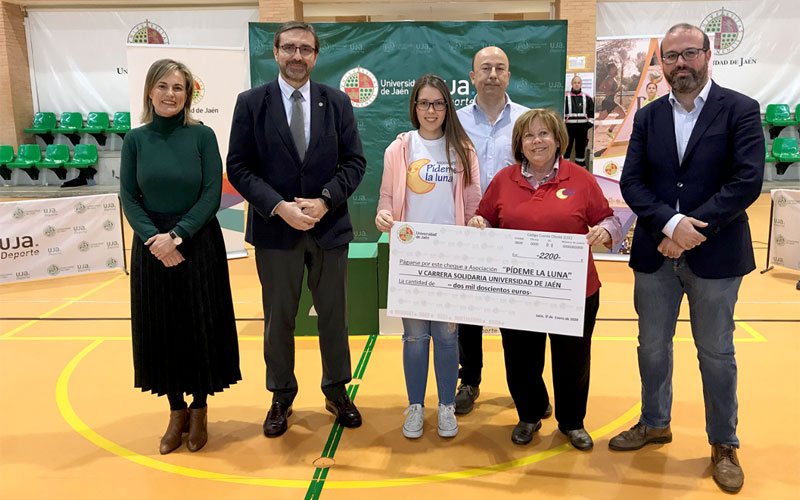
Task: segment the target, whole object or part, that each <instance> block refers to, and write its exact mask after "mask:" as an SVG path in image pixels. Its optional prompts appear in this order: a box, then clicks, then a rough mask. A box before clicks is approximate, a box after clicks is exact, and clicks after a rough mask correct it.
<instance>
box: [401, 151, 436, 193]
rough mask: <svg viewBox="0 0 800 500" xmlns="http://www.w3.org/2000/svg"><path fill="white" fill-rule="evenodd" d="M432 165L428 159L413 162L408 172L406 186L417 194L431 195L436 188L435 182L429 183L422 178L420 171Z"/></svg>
mask: <svg viewBox="0 0 800 500" xmlns="http://www.w3.org/2000/svg"><path fill="white" fill-rule="evenodd" d="M428 163H430V160H429V159H427V158H420V159H419V160H417V161H413V162H411V164H410V165H409V166H408V170H407V171H406V185H407V186H408V187H409V188H411V190H412V191H414V192H415V193H417V194H425V193H430V192H431V191H432V190H433V188H434V187H436V183H435V182H428V181H425V180H423V179H422V177H421V176H420V169H421V168H422V167H424V166H425V165H427V164H428Z"/></svg>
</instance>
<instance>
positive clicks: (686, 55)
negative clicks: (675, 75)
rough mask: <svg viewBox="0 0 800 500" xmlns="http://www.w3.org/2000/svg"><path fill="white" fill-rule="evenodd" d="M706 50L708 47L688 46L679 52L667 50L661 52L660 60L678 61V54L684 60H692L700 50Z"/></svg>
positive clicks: (668, 62)
mask: <svg viewBox="0 0 800 500" xmlns="http://www.w3.org/2000/svg"><path fill="white" fill-rule="evenodd" d="M707 50H708V49H700V48H697V47H689V48H688V49H684V50H682V51H680V52H667V53H666V54H661V60H662V61H664V62H665V63H667V64H675V63H676V62H678V56H681V57H683V60H684V61H694V60H695V59H697V56H699V55H700V53H701V52H705V51H707Z"/></svg>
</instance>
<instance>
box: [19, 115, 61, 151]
mask: <svg viewBox="0 0 800 500" xmlns="http://www.w3.org/2000/svg"><path fill="white" fill-rule="evenodd" d="M57 126H58V122H57V121H56V114H55V113H48V112H39V113H36V114H34V115H33V125H31V127H30V128H26V129H25V133H26V134H34V135H36V136H37V137H40V138H41V139H42V141H43V142H44V144H46V145H47V144H53V139H55V137H54V136H53V130H55V129H56V127H57Z"/></svg>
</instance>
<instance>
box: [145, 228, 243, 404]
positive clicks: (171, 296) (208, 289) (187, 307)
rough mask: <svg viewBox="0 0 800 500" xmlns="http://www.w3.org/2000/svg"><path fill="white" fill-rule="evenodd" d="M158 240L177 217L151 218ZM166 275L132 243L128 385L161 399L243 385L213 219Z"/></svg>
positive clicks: (223, 260)
mask: <svg viewBox="0 0 800 500" xmlns="http://www.w3.org/2000/svg"><path fill="white" fill-rule="evenodd" d="M149 215H150V218H151V220H152V221H153V222H154V223H155V225H156V227H158V229H159V231H160V232H166V231H168V230H170V229H172V228H173V227H174V226H175V223H177V222H178V221H179V220H180V218H181V216H182V214H163V213H150V214H149ZM178 251H180V252H181V254H182V255H183V257H184V259H185V260H184V262H182V263H180V264H178V265H177V266H175V267H169V268H168V267H165V266H164V264H162V263H161V261H159V260H158V259H156V258H155V257H154V256H153V255H152V254H151V253H150V249H149V248H148V247H146V246H144V242H143V241H142V240H141V238H139V237H138V236H136V235H134V237H133V247H132V249H131V328H132V338H133V367H134V385H135V387H139V388H141V389H142V391H151V392H153V393H155V394H158V395H163V394H178V393H186V394H209V395H210V394H214V393H216V392H220V391H222V390H223V389H226V388H228V387H230V386H231V385H232V384H235V383H236V382H238V381H239V380H241V379H242V375H241V372H240V371H239V344H238V338H237V335H236V323H235V321H234V314H233V300H232V298H231V286H230V279H229V276H228V261H227V258H226V254H225V243H224V241H223V239H222V230H221V229H220V226H219V222H218V221H217V218H216V217H214V218H212V219H211V220H210V221H209V222H208V223H207V224H206V225H205V226H204V227H203V228H202V229H201V230H200V231H198V232H197V234H195V235H194V236H193V237H192V238H186V239H185V240H184V241H183V243H182V244H181V245H180V246H179V247H178Z"/></svg>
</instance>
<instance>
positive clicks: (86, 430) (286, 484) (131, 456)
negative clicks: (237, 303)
mask: <svg viewBox="0 0 800 500" xmlns="http://www.w3.org/2000/svg"><path fill="white" fill-rule="evenodd" d="M102 343H103V341H102V340H95V341H94V342H92V343H91V344H90V345H88V346H87V347H85V348H84V349H83V350H82V351H81V352H79V353H78V354H77V355H75V357H74V358H72V359H71V360H70V362H69V363H67V366H66V367H64V370H63V371H62V372H61V374H60V375H59V377H58V382H57V383H56V403H57V405H58V409H59V411H60V412H61V415H62V416H63V417H64V420H66V421H67V423H68V424H69V425H70V427H72V428H73V429H74V430H75V431H76V432H77V433H78V434H80V435H81V436H83V437H85V438H86V439H88V440H89V441H90V442H91V443H93V444H94V445H96V446H98V447H100V448H102V449H104V450H106V451H108V452H110V453H112V454H114V455H117V456H119V457H122V458H124V459H126V460H130V461H131V462H133V463H136V464H139V465H143V466H145V467H150V468H152V469H156V470H160V471H162V472H168V473H172V474H179V475H182V476H187V477H193V478H197V479H211V480H214V481H223V482H229V483H237V484H249V485H257V486H273V487H283V488H302V489H307V488H308V484H309V482H308V480H307V479H303V480H300V479H272V478H261V477H253V476H242V475H232V474H225V473H220V472H213V471H206V470H201V469H193V468H191V467H184V466H182V465H176V464H170V463H167V462H162V461H160V460H156V459H154V458H151V457H148V456H145V455H141V454H139V453H136V452H135V451H132V450H129V449H127V448H125V447H123V446H120V445H118V444H117V443H114V442H113V441H111V440H109V439H107V438H104V437H103V436H101V435H100V434H98V433H97V432H95V431H94V430H93V429H92V428H90V427H89V426H88V425H86V424H85V423H84V422H83V420H81V419H80V417H79V416H78V415H77V414H76V413H75V410H74V409H73V408H72V405H71V404H70V401H69V380H70V377H71V376H72V373H73V372H74V371H75V368H76V367H77V366H78V364H79V363H80V362H81V361H82V360H83V359H84V358H85V357H86V356H87V355H88V354H89V353H90V352H92V351H93V350H94V349H95V348H97V347H98V346H99V345H100V344H102ZM640 408H641V404H640V403H636V404H635V405H634V406H633V407H632V408H631V409H629V410H628V411H626V412H625V413H623V414H622V415H620V416H619V417H617V418H616V419H614V420H613V421H611V422H609V423H608V424H606V425H604V426H603V427H600V428H599V429H597V430H595V431H593V432H591V433H590V434H591V436H592V438H594V439H600V438H602V437H603V436H605V435H607V434H609V433H611V432H612V431H614V430H615V429H618V428H619V427H621V426H622V425H623V424H625V422H628V421H630V420H632V419H633V418H634V417H636V415H637V414H638V413H639V410H640ZM571 450H574V448H573V447H572V445H570V444H569V443H564V444H562V445H559V446H556V447H555V448H551V449H548V450H544V451H541V452H538V453H534V454H533V455H529V456H527V457H523V458H520V459H517V460H511V461H509V462H504V463H500V464H495V465H490V466H487V467H477V468H473V469H467V470H462V471H457V472H446V473H442V474H430V475H427V476H417V477H409V478H398V479H385V480H376V481H331V480H326V481H325V487H326V488H337V489H343V488H344V489H348V488H385V487H390V486H409V485H416V484H427V483H435V482H442V481H450V480H454V479H468V478H473V477H479V476H484V475H488V474H495V473H497V472H503V471H508V470H511V469H515V468H518V467H523V466H525V465H530V464H534V463H537V462H541V461H543V460H545V459H548V458H551V457H553V456H556V455H560V454H562V453H566V452H568V451H571Z"/></svg>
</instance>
